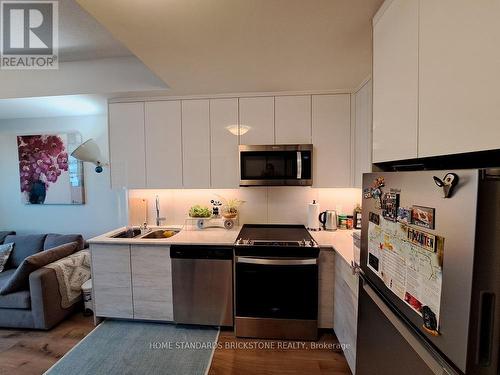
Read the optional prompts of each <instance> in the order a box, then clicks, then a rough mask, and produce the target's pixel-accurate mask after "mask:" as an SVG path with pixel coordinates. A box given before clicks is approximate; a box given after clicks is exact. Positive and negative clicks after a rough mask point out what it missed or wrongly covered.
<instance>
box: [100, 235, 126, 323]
mask: <svg viewBox="0 0 500 375" xmlns="http://www.w3.org/2000/svg"><path fill="white" fill-rule="evenodd" d="M91 256H92V285H93V291H92V293H93V296H94V305H95V310H96V315H97V316H101V317H112V318H129V319H131V318H133V317H134V312H133V305H132V282H131V272H130V246H128V245H125V246H123V245H92V246H91Z"/></svg>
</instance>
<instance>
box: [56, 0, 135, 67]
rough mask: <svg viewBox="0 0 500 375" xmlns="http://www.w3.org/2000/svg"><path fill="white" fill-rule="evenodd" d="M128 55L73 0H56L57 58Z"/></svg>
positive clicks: (75, 59) (88, 58)
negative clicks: (57, 14) (57, 10)
mask: <svg viewBox="0 0 500 375" xmlns="http://www.w3.org/2000/svg"><path fill="white" fill-rule="evenodd" d="M131 54H132V53H131V52H130V51H129V50H128V49H127V48H126V47H125V46H124V45H123V44H122V43H120V42H119V41H117V40H116V39H115V38H113V36H112V35H111V34H110V32H109V31H108V30H106V28H104V27H103V26H102V25H101V24H100V23H99V22H97V21H96V19H95V18H94V17H92V16H91V15H90V14H88V13H87V12H86V11H85V10H83V9H82V8H81V7H80V6H79V5H78V4H77V3H76V2H75V0H59V61H61V62H65V61H81V60H91V59H101V58H107V57H123V56H130V55H131Z"/></svg>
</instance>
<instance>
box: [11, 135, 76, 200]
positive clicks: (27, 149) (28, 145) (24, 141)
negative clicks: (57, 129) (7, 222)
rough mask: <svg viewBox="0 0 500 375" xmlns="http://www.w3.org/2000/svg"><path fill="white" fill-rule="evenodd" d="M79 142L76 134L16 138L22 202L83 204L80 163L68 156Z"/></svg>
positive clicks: (21, 136)
mask: <svg viewBox="0 0 500 375" xmlns="http://www.w3.org/2000/svg"><path fill="white" fill-rule="evenodd" d="M80 142H81V135H80V134H79V133H68V134H46V135H20V136H18V137H17V149H18V153H19V177H20V182H21V195H22V201H23V202H24V203H26V204H84V203H85V193H84V187H83V163H82V162H80V161H78V160H77V159H75V158H73V157H72V156H70V154H71V152H72V151H73V150H74V149H75V148H76V146H77V145H78V144H79V143H80Z"/></svg>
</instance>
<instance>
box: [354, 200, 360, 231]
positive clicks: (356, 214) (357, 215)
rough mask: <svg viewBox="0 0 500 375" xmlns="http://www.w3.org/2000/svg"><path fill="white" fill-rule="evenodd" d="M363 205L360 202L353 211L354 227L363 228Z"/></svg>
mask: <svg viewBox="0 0 500 375" xmlns="http://www.w3.org/2000/svg"><path fill="white" fill-rule="evenodd" d="M361 212H362V211H361V207H360V205H359V204H357V205H356V207H355V208H354V212H353V215H352V216H353V221H354V229H361Z"/></svg>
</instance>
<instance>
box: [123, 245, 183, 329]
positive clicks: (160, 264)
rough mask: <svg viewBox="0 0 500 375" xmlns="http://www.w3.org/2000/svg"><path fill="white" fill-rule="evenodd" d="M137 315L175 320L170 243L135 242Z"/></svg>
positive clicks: (134, 284) (133, 270)
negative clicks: (153, 244)
mask: <svg viewBox="0 0 500 375" xmlns="http://www.w3.org/2000/svg"><path fill="white" fill-rule="evenodd" d="M131 259H132V288H133V292H134V317H135V318H136V319H146V320H164V321H172V320H173V315H174V313H173V304H172V298H173V297H172V266H171V261H170V247H169V246H139V245H137V246H136V245H134V246H131Z"/></svg>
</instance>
